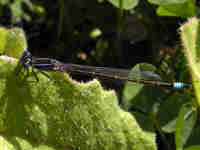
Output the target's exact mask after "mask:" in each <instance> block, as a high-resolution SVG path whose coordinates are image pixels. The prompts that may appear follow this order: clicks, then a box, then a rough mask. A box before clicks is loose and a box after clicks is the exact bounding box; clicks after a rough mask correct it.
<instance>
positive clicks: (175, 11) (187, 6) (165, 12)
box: [157, 0, 197, 18]
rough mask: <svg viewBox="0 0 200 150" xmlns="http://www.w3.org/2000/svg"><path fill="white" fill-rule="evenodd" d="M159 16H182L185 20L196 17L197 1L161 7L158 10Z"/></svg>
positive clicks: (191, 0) (190, 0)
mask: <svg viewBox="0 0 200 150" xmlns="http://www.w3.org/2000/svg"><path fill="white" fill-rule="evenodd" d="M183 9H184V11H183ZM157 14H158V15H160V16H180V17H185V18H186V17H191V16H196V15H197V11H196V6H195V1H194V0H189V1H187V2H185V3H177V4H168V5H160V6H159V7H158V9H157Z"/></svg>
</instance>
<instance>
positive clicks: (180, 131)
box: [175, 104, 197, 150]
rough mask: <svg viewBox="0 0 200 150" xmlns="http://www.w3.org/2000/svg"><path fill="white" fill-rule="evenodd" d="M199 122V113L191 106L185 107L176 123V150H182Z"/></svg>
mask: <svg viewBox="0 0 200 150" xmlns="http://www.w3.org/2000/svg"><path fill="white" fill-rule="evenodd" d="M196 120H197V111H196V110H195V109H194V108H193V107H192V106H191V105H187V104H186V105H183V106H182V108H181V109H180V112H179V115H178V119H177V122H176V133H175V141H176V149H177V150H182V149H183V147H184V145H185V143H186V142H187V140H188V138H189V136H190V135H191V133H192V129H193V127H194V125H195V122H196Z"/></svg>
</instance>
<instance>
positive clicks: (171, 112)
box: [157, 92, 192, 133]
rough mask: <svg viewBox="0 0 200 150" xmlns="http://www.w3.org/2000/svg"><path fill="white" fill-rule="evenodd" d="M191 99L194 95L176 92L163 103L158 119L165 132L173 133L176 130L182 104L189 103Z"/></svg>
mask: <svg viewBox="0 0 200 150" xmlns="http://www.w3.org/2000/svg"><path fill="white" fill-rule="evenodd" d="M191 99H192V97H191V96H190V95H187V93H183V92H182V93H174V94H173V95H171V96H169V97H168V98H167V100H166V101H165V102H163V103H161V105H160V108H159V112H158V114H157V119H158V122H159V123H160V126H161V128H162V130H163V131H164V132H167V133H172V132H174V131H175V130H176V121H177V116H178V113H179V111H180V109H181V107H182V105H183V104H185V103H188V101H190V100H191ZM169 108H170V109H169Z"/></svg>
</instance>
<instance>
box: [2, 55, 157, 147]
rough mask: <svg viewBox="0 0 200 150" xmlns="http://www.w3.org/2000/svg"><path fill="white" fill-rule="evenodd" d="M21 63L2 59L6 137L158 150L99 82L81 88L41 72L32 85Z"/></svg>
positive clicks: (151, 136)
mask: <svg viewBox="0 0 200 150" xmlns="http://www.w3.org/2000/svg"><path fill="white" fill-rule="evenodd" d="M15 69H16V60H13V59H11V58H8V57H5V56H1V57H0V89H1V91H2V92H1V94H0V102H1V103H0V108H2V109H0V114H1V115H0V122H2V125H1V128H0V129H1V130H0V131H1V133H3V135H4V136H5V137H7V136H11V137H23V139H25V140H27V141H28V142H30V143H33V144H37V145H41V144H42V143H47V144H48V145H53V146H55V145H57V146H59V147H71V149H87V150H94V149H96V150H98V149H100V150H108V149H114V150H144V149H148V150H155V149H156V144H155V135H154V134H152V133H151V134H149V133H145V132H143V130H142V129H141V128H140V125H139V124H138V122H137V121H136V120H135V118H134V117H133V116H132V115H131V114H130V113H128V112H125V111H123V110H122V109H121V108H120V106H119V105H118V101H117V98H116V96H115V93H114V92H113V91H104V90H103V89H102V87H101V85H100V84H99V82H98V81H97V80H93V81H91V82H88V83H78V82H76V81H74V80H72V79H71V78H69V77H68V76H67V75H66V74H65V73H58V72H50V73H48V75H49V76H50V80H49V79H48V78H46V76H43V75H42V74H40V73H38V74H37V75H38V78H39V82H31V81H33V80H34V79H35V78H34V76H33V75H32V74H30V77H28V78H24V77H23V76H24V75H25V74H26V73H25V72H24V71H22V72H21V73H20V74H17V75H16V73H15Z"/></svg>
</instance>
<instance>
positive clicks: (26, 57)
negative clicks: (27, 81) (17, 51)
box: [19, 50, 32, 68]
mask: <svg viewBox="0 0 200 150" xmlns="http://www.w3.org/2000/svg"><path fill="white" fill-rule="evenodd" d="M19 62H20V63H21V64H22V65H23V66H24V67H25V68H28V67H30V66H31V65H32V55H31V53H30V52H29V51H28V50H24V51H23V53H22V55H21V57H20V58H19Z"/></svg>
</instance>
